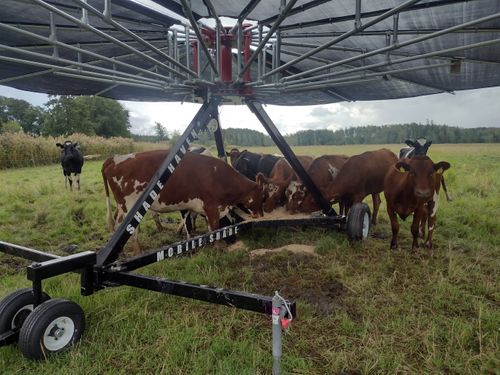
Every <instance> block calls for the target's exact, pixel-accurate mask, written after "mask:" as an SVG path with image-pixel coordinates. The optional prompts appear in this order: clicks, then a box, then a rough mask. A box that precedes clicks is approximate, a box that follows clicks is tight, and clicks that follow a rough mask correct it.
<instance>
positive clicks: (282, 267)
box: [251, 251, 349, 314]
mask: <svg viewBox="0 0 500 375" xmlns="http://www.w3.org/2000/svg"><path fill="white" fill-rule="evenodd" d="M321 262H322V261H321V259H320V258H319V257H316V256H311V255H310V254H304V253H293V252H291V251H281V252H280V253H277V254H274V253H266V254H264V255H262V256H259V257H254V258H253V259H252V260H251V266H252V269H253V272H252V281H253V282H254V284H255V286H256V289H257V291H258V292H259V293H263V294H268V295H271V294H272V293H273V292H274V290H275V289H276V288H278V287H279V292H280V294H282V295H283V296H284V297H286V298H288V299H291V300H300V301H304V302H307V303H308V304H310V305H311V306H313V308H314V310H315V312H316V313H317V314H329V313H331V312H333V311H334V310H337V309H341V310H346V311H347V310H349V309H348V308H347V306H345V305H344V304H343V299H344V296H345V295H346V294H347V293H348V290H347V288H345V287H344V285H343V284H342V283H341V282H340V281H338V280H335V279H334V278H333V277H332V276H330V275H328V274H326V273H325V272H324V271H323V270H322V264H321Z"/></svg>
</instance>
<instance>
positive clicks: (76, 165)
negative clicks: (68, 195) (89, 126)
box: [56, 141, 83, 190]
mask: <svg viewBox="0 0 500 375" xmlns="http://www.w3.org/2000/svg"><path fill="white" fill-rule="evenodd" d="M56 146H57V147H60V148H61V165H62V168H63V174H64V186H65V187H68V181H69V188H70V189H71V190H73V180H72V178H71V173H73V175H74V176H75V178H76V184H77V186H78V190H80V174H81V173H82V166H83V154H82V152H81V151H80V149H79V148H78V142H75V143H73V142H71V141H65V142H64V143H63V144H61V143H56Z"/></svg>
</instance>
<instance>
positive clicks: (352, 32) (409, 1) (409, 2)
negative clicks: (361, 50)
mask: <svg viewBox="0 0 500 375" xmlns="http://www.w3.org/2000/svg"><path fill="white" fill-rule="evenodd" d="M418 1H420V0H407V1H405V2H404V3H402V4H400V5H398V6H396V7H394V8H392V9H390V10H388V11H387V12H385V13H383V14H382V15H380V16H378V17H376V18H374V19H372V20H371V21H368V22H367V23H365V24H364V25H361V26H359V28H353V29H352V30H350V31H348V32H346V33H344V34H342V35H341V36H339V37H337V38H335V39H333V40H331V41H329V42H327V43H324V44H323V45H321V46H319V47H318V48H315V49H313V50H311V51H309V52H306V53H305V54H304V55H303V56H302V57H297V58H296V59H293V60H291V61H289V62H287V63H286V64H283V65H282V66H281V67H279V68H277V69H274V70H272V71H270V72H268V73H266V74H265V75H264V77H268V76H271V75H273V74H276V73H278V72H279V71H281V70H284V69H286V68H288V67H289V66H291V65H293V64H295V63H298V62H300V61H302V60H304V59H306V58H308V57H309V56H312V55H314V54H316V53H318V52H321V51H323V50H324V49H326V48H328V47H330V46H332V45H334V44H336V43H338V42H340V41H342V40H344V39H347V38H349V37H351V36H352V35H355V34H356V33H357V32H358V31H362V30H365V29H367V28H368V27H370V26H372V25H375V24H377V23H379V22H380V21H383V20H384V19H386V18H388V17H390V16H392V15H393V14H395V13H398V12H400V11H401V10H402V9H405V8H406V7H409V6H410V5H412V4H414V3H416V2H418Z"/></svg>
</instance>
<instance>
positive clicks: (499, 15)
mask: <svg viewBox="0 0 500 375" xmlns="http://www.w3.org/2000/svg"><path fill="white" fill-rule="evenodd" d="M497 18H500V13H495V14H492V15H489V16H486V17H482V18H479V19H475V20H472V21H469V22H465V23H462V24H460V25H455V26H452V27H449V28H446V29H442V30H439V31H437V32H435V33H432V34H428V35H423V36H420V37H417V38H413V39H410V40H407V41H405V42H399V43H398V44H392V45H389V46H387V47H382V48H378V49H376V50H372V51H370V52H366V53H363V54H361V55H358V56H354V57H351V58H347V59H343V60H340V61H334V62H332V63H330V64H326V65H323V66H320V67H317V68H314V69H309V70H306V71H303V72H301V73H298V74H294V75H292V76H288V77H284V78H283V81H290V80H295V79H297V78H299V77H303V76H306V75H311V74H313V73H317V72H319V71H322V70H325V69H330V68H334V67H336V66H339V65H342V64H345V63H349V62H353V61H357V60H361V59H365V58H367V57H370V56H374V55H377V54H380V53H386V52H389V51H392V50H396V49H400V48H402V47H406V46H409V45H412V44H416V43H420V42H423V41H426V40H428V39H432V38H437V37H439V36H442V35H446V34H449V33H451V32H454V31H456V30H460V29H462V28H464V27H469V26H473V25H477V24H479V23H484V22H488V21H492V20H495V19H497ZM364 26H366V25H364ZM314 51H315V50H312V51H309V52H307V53H306V54H305V55H304V56H306V55H312V54H315V53H317V52H319V51H316V52H314ZM313 52H314V53H313ZM304 56H303V57H301V58H300V59H301V60H300V61H302V60H303V59H304V58H305V57H304ZM307 57H309V56H307ZM295 60H297V59H295ZM295 60H292V61H295ZM285 65H286V64H285ZM270 73H271V72H270ZM270 73H268V74H270ZM313 77H323V75H320V76H311V78H313Z"/></svg>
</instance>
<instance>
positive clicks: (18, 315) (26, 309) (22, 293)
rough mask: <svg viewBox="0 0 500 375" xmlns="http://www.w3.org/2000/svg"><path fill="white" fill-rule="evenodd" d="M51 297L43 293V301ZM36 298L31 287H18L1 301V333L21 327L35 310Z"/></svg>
mask: <svg viewBox="0 0 500 375" xmlns="http://www.w3.org/2000/svg"><path fill="white" fill-rule="evenodd" d="M49 299H50V297H49V296H48V295H47V294H45V293H42V302H43V301H47V300H49ZM34 302H35V298H34V296H33V293H32V289H31V288H24V289H18V290H16V291H15V292H13V293H11V294H9V295H8V296H7V297H5V298H4V299H3V300H2V301H0V334H1V333H4V332H7V331H10V330H19V329H21V327H22V325H23V323H24V321H25V320H26V318H27V317H28V315H30V314H31V312H32V311H33V304H34Z"/></svg>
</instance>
